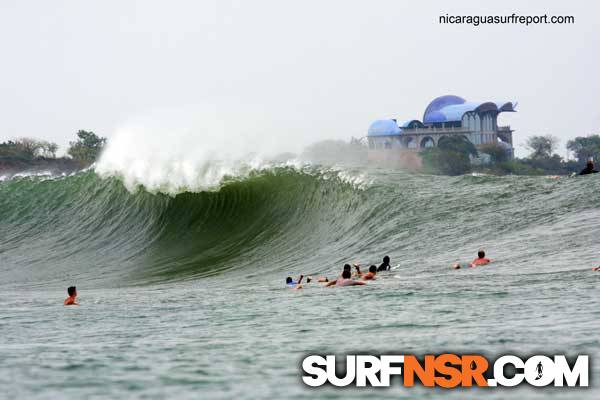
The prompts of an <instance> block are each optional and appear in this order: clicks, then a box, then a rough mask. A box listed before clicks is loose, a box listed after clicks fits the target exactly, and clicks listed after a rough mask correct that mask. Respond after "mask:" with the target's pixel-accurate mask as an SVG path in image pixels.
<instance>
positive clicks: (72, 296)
mask: <svg viewBox="0 0 600 400" xmlns="http://www.w3.org/2000/svg"><path fill="white" fill-rule="evenodd" d="M67 293H68V294H69V297H67V298H66V299H65V303H64V304H65V306H78V305H79V303H78V302H77V288H76V287H75V286H69V288H68V289H67Z"/></svg>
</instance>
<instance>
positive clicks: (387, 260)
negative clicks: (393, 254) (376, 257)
mask: <svg viewBox="0 0 600 400" xmlns="http://www.w3.org/2000/svg"><path fill="white" fill-rule="evenodd" d="M390 269H392V267H391V266H390V256H385V257H383V262H382V263H381V265H380V266H379V267H378V268H377V272H381V271H389V270H390Z"/></svg>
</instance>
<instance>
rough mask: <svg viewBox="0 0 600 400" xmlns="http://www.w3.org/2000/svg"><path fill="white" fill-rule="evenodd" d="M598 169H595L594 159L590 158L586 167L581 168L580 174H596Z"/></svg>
mask: <svg viewBox="0 0 600 400" xmlns="http://www.w3.org/2000/svg"><path fill="white" fill-rule="evenodd" d="M596 173H598V170H596V169H594V162H593V161H592V160H588V162H587V163H586V165H585V168H584V169H582V170H581V172H580V173H579V175H587V174H596Z"/></svg>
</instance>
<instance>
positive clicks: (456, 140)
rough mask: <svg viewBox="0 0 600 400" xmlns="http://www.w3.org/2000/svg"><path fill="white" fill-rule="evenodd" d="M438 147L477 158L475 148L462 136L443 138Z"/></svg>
mask: <svg viewBox="0 0 600 400" xmlns="http://www.w3.org/2000/svg"><path fill="white" fill-rule="evenodd" d="M438 147H439V148H440V149H442V150H446V151H452V152H455V153H461V154H464V155H466V156H467V157H468V156H470V155H471V156H473V157H477V155H478V153H477V148H476V147H475V145H474V144H473V143H472V142H471V141H470V140H469V139H467V138H466V137H465V136H463V135H457V136H445V137H442V138H441V139H440V140H439V141H438Z"/></svg>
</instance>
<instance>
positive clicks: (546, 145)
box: [420, 135, 600, 175]
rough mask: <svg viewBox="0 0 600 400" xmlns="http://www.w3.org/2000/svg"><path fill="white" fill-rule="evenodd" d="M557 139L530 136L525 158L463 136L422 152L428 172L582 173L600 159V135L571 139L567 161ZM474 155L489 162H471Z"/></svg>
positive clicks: (567, 146)
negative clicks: (591, 160)
mask: <svg viewBox="0 0 600 400" xmlns="http://www.w3.org/2000/svg"><path fill="white" fill-rule="evenodd" d="M558 142H559V140H558V138H556V137H554V136H551V135H541V136H530V137H529V138H528V139H527V143H526V148H527V149H528V150H529V154H528V155H527V156H526V157H524V158H512V157H511V154H510V153H509V152H508V151H507V149H506V148H504V147H503V146H502V145H500V144H497V143H488V144H484V145H481V146H479V148H477V147H475V145H473V143H471V141H469V140H468V139H467V138H466V137H464V136H452V137H448V138H445V140H441V141H440V143H439V144H438V146H437V147H433V148H428V149H425V150H424V151H422V152H421V153H420V155H421V158H422V161H423V168H424V169H425V171H427V172H431V173H438V174H444V175H462V174H465V173H469V172H473V171H477V172H487V173H495V174H515V175H567V174H571V173H573V172H579V171H580V170H581V169H583V167H584V166H585V163H586V162H587V160H588V159H590V158H593V159H594V160H598V159H600V135H590V136H578V137H576V138H574V139H572V140H569V141H568V142H567V144H566V149H567V150H568V151H570V152H571V153H572V154H573V156H574V159H572V160H565V159H564V158H563V157H561V156H560V155H559V154H556V150H557V148H558ZM486 155H487V156H486ZM474 157H475V159H476V160H477V159H479V160H486V161H487V162H483V163H480V164H477V163H475V164H474V163H472V162H471V160H472V159H473V158H474ZM488 159H489V160H488Z"/></svg>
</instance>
